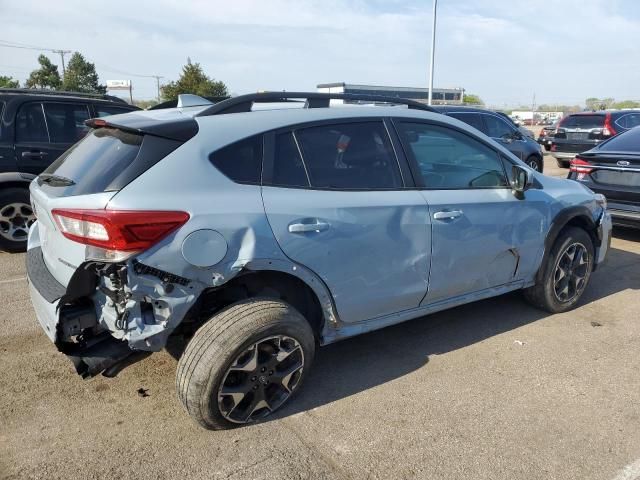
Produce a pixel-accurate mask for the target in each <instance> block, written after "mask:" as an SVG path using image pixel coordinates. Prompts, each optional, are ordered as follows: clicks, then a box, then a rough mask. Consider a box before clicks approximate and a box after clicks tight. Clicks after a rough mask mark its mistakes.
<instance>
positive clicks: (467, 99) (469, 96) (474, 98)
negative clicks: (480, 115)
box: [463, 93, 484, 105]
mask: <svg viewBox="0 0 640 480" xmlns="http://www.w3.org/2000/svg"><path fill="white" fill-rule="evenodd" d="M463 103H468V104H470V105H484V102H483V101H482V99H481V98H480V97H479V96H478V95H474V94H473V93H465V94H464V99H463Z"/></svg>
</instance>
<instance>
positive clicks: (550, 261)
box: [524, 227, 594, 313]
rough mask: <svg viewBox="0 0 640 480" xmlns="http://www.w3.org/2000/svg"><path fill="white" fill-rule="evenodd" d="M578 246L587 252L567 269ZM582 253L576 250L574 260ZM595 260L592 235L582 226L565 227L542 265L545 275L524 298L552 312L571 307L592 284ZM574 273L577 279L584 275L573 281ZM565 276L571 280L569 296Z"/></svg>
mask: <svg viewBox="0 0 640 480" xmlns="http://www.w3.org/2000/svg"><path fill="white" fill-rule="evenodd" d="M575 245H579V246H581V247H583V248H584V254H583V255H581V256H580V258H581V261H580V262H578V263H576V264H573V263H572V266H571V267H570V268H567V261H568V260H569V259H571V255H570V252H571V248H572V247H573V246H575ZM579 252H580V250H574V254H573V258H574V259H577V258H579V257H577V256H576V255H580V254H579ZM565 254H566V255H565ZM593 261H594V248H593V243H592V241H591V237H590V236H589V234H588V233H587V232H585V231H584V230H583V229H581V228H577V227H567V228H565V229H564V230H562V231H561V232H560V234H559V235H558V238H557V239H556V241H555V243H554V244H553V247H551V251H550V253H549V256H548V258H547V259H546V260H545V261H544V262H545V263H544V264H543V265H542V266H541V268H542V272H541V273H542V275H541V279H540V281H539V282H538V283H536V284H535V285H534V286H532V287H529V288H526V289H524V296H525V298H526V299H527V301H528V302H529V303H531V304H532V305H533V306H534V307H537V308H540V309H542V310H546V311H547V312H550V313H560V312H566V311H567V310H571V309H572V308H573V307H575V305H576V304H577V303H578V301H579V300H580V297H581V296H582V294H583V293H584V290H585V289H586V287H587V285H588V283H589V279H590V278H591V272H592V271H593ZM576 262H577V260H576ZM581 262H584V263H581ZM570 263H571V262H570ZM558 269H560V270H558ZM573 275H575V277H576V279H577V278H580V277H583V278H582V280H575V282H574V283H572V276H573ZM564 279H568V280H566V285H567V286H566V290H567V293H566V298H565V293H564V288H563V287H564V282H565V280H564ZM572 289H574V290H575V293H574V294H571V293H572V292H571V290H572ZM558 291H560V293H558ZM570 294H571V295H570Z"/></svg>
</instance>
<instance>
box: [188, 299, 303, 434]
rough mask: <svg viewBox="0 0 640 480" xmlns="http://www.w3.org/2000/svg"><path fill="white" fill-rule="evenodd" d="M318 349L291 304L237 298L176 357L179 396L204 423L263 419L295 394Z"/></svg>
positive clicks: (229, 424) (214, 425)
mask: <svg viewBox="0 0 640 480" xmlns="http://www.w3.org/2000/svg"><path fill="white" fill-rule="evenodd" d="M314 353H315V337H314V335H313V331H312V330H311V326H310V325H309V323H308V322H307V321H306V320H305V318H304V317H303V316H302V315H301V314H300V313H298V311H297V310H295V309H294V308H293V307H292V306H290V305H288V304H286V303H284V302H282V301H279V300H270V299H250V300H246V301H242V302H239V303H235V304H233V305H231V306H229V307H227V308H225V309H224V310H222V311H220V312H219V313H217V314H215V315H214V316H213V317H211V318H210V319H209V320H208V321H207V322H206V323H205V324H204V325H203V326H202V327H200V329H199V330H198V331H197V332H196V334H195V335H194V336H193V338H192V339H191V341H190V342H189V344H188V345H187V348H186V349H185V351H184V354H183V355H182V357H181V358H180V361H179V362H178V369H177V373H176V389H177V392H178V397H179V398H180V400H181V401H182V404H183V405H184V407H185V408H186V410H187V412H188V413H189V415H191V417H193V419H194V420H195V421H196V422H198V423H199V424H200V425H202V426H203V427H205V428H208V429H211V430H222V429H227V428H233V427H238V426H241V425H243V424H247V423H250V422H254V421H256V420H259V419H262V418H264V417H266V416H268V415H270V414H271V413H273V412H274V411H275V410H277V409H278V408H279V407H281V406H282V405H283V404H284V403H285V402H286V401H287V400H289V398H291V397H292V396H293V395H294V394H295V393H296V392H297V391H298V389H299V387H300V385H301V384H302V381H303V380H304V378H305V376H306V375H307V373H308V372H309V367H310V366H311V363H312V361H313V356H314Z"/></svg>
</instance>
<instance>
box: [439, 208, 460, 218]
mask: <svg viewBox="0 0 640 480" xmlns="http://www.w3.org/2000/svg"><path fill="white" fill-rule="evenodd" d="M461 216H462V211H461V210H451V211H449V212H436V213H434V214H433V218H434V219H435V220H452V219H454V218H458V217H461Z"/></svg>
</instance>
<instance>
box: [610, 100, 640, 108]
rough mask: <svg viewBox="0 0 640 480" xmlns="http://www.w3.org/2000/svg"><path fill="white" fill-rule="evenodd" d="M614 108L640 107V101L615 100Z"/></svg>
mask: <svg viewBox="0 0 640 480" xmlns="http://www.w3.org/2000/svg"><path fill="white" fill-rule="evenodd" d="M612 108H617V109H620V110H622V109H623V108H640V102H636V101H635V100H622V101H620V102H614V104H613V105H612Z"/></svg>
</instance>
